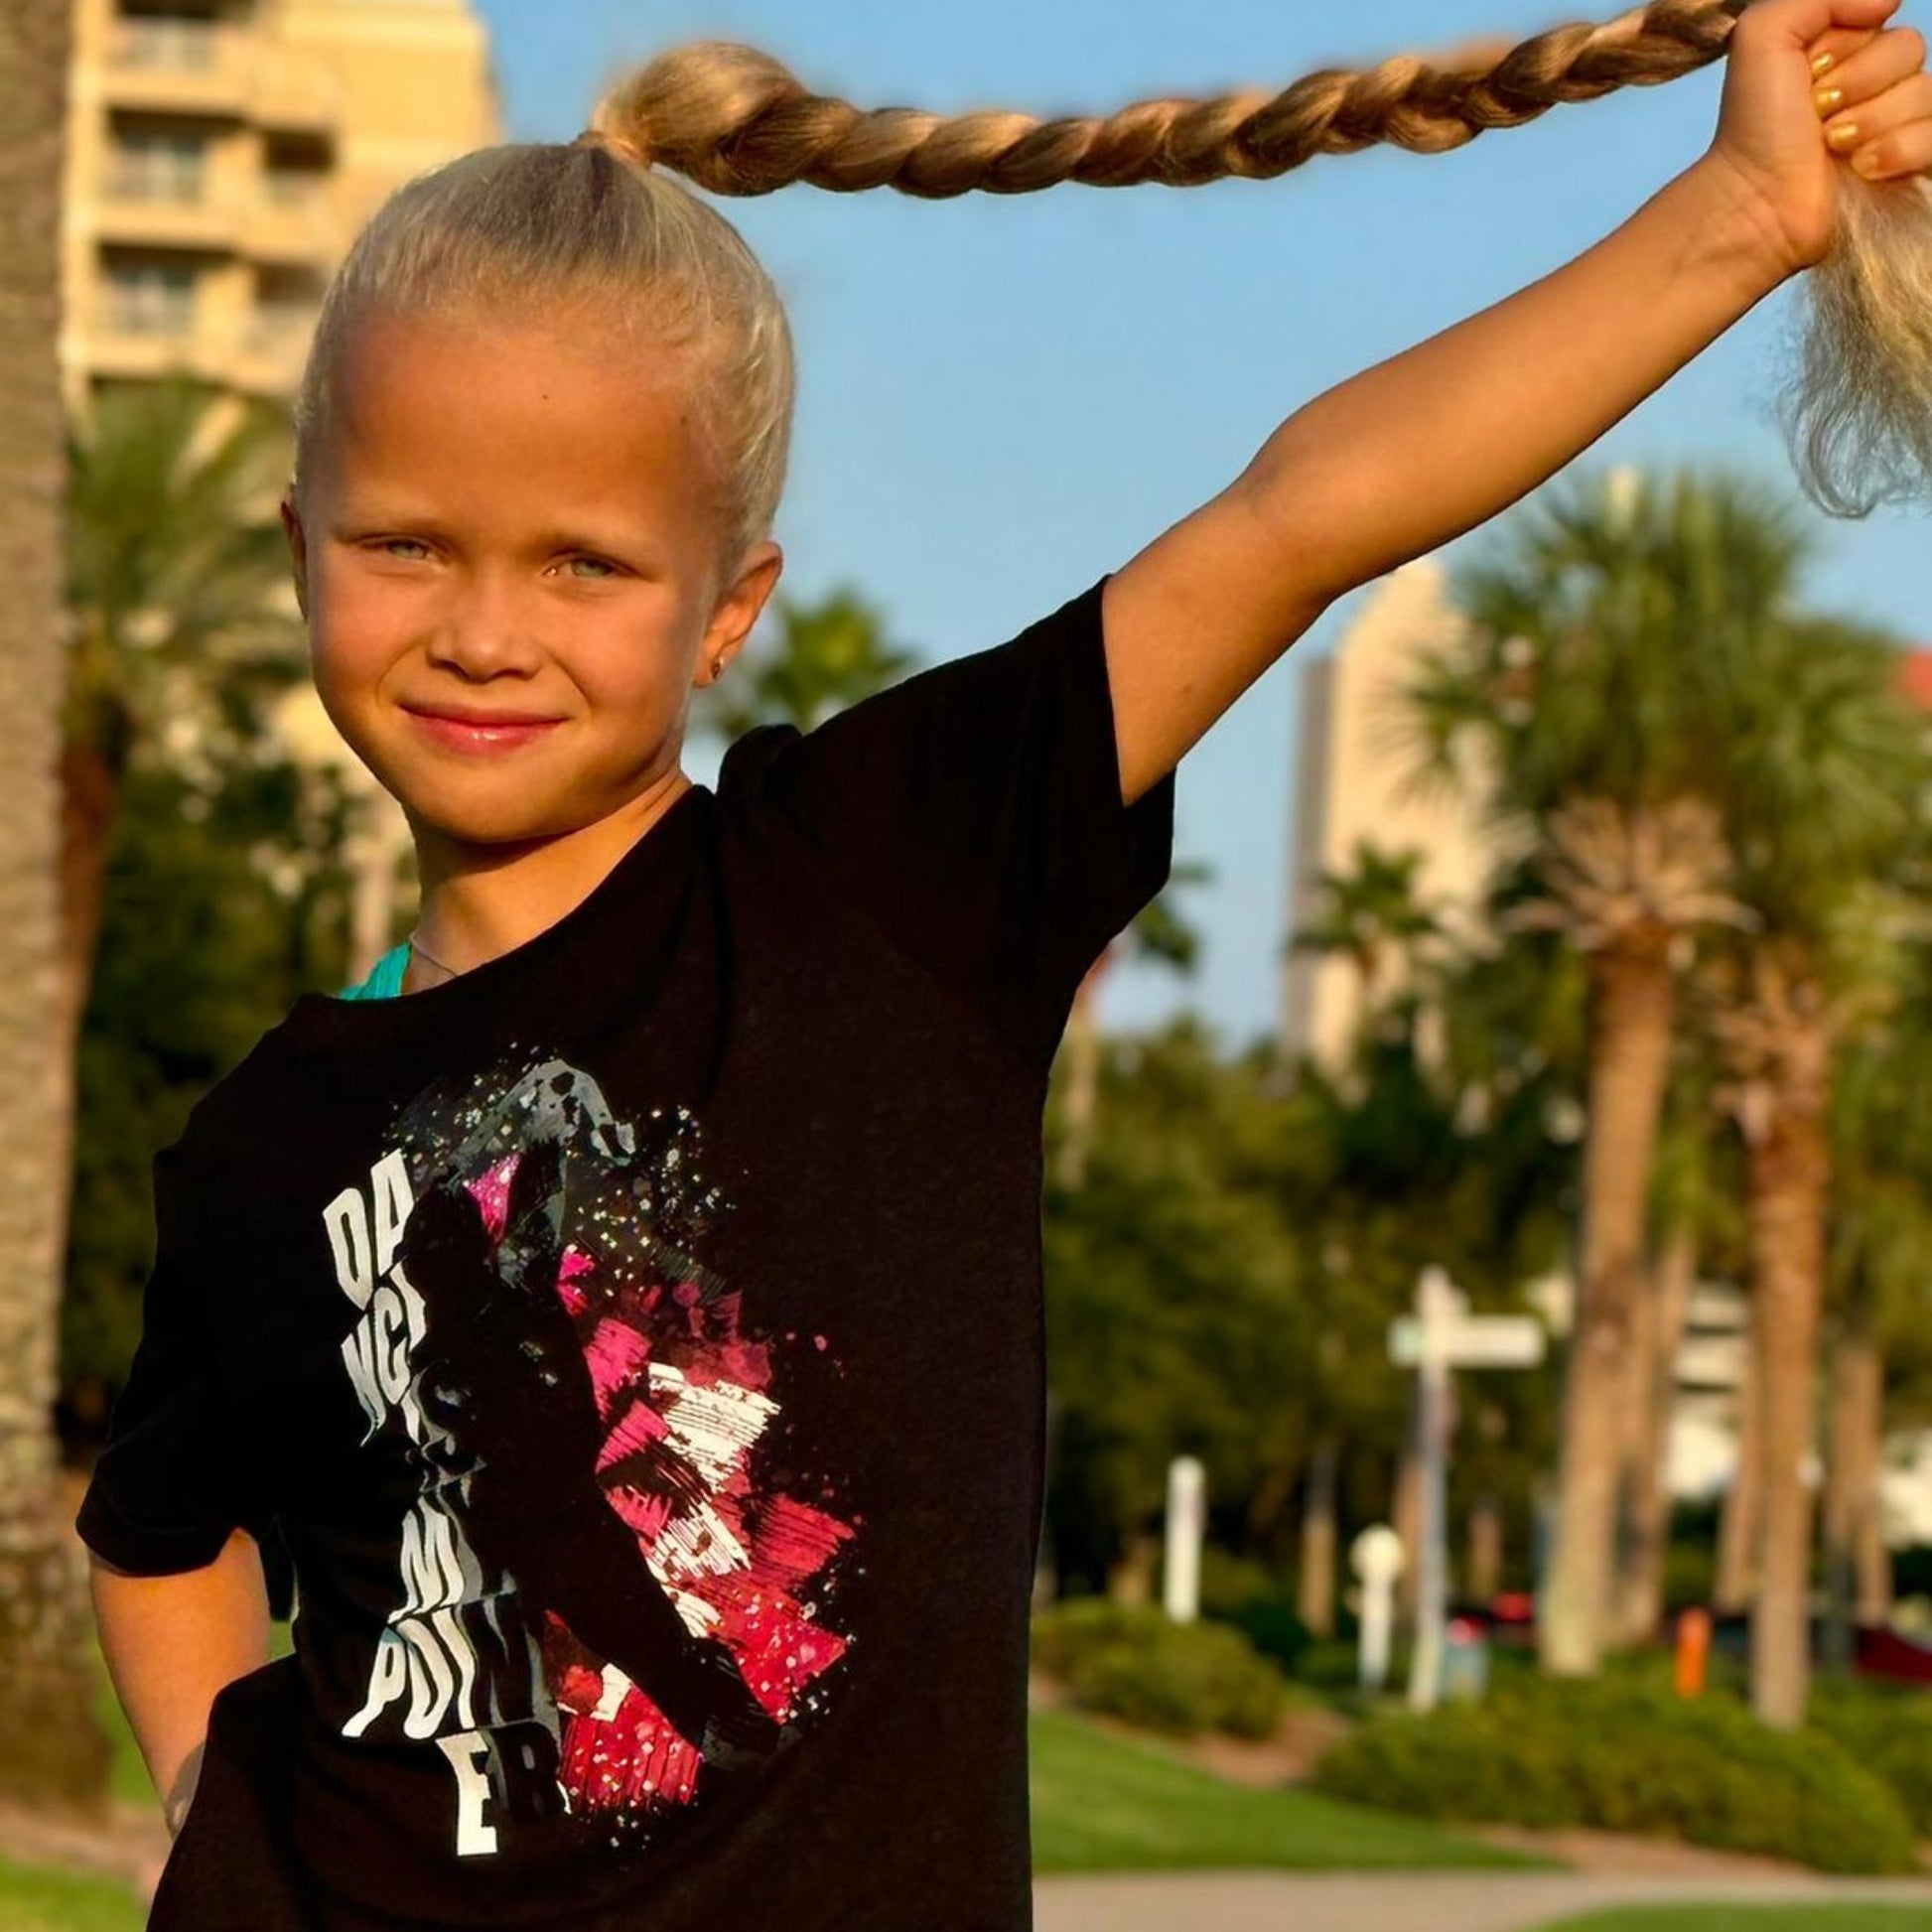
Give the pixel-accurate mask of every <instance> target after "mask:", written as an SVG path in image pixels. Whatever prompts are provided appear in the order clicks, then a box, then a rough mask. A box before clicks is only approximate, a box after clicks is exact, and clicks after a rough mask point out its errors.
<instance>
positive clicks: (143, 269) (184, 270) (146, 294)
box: [106, 262, 195, 336]
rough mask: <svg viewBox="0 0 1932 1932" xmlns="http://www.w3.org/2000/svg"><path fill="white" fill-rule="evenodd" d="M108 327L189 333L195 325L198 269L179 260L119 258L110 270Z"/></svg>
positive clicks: (123, 331)
mask: <svg viewBox="0 0 1932 1932" xmlns="http://www.w3.org/2000/svg"><path fill="white" fill-rule="evenodd" d="M106 294H107V315H106V321H107V326H108V328H109V329H111V330H112V331H114V333H115V334H117V335H122V336H187V335H191V334H192V333H193V332H194V328H195V271H194V270H193V269H192V268H189V267H187V266H185V265H184V264H182V263H179V262H116V263H115V264H113V265H112V266H111V267H110V268H109V269H108V271H107V282H106Z"/></svg>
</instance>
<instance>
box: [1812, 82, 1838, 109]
mask: <svg viewBox="0 0 1932 1932" xmlns="http://www.w3.org/2000/svg"><path fill="white" fill-rule="evenodd" d="M1811 98H1812V104H1813V105H1814V106H1815V107H1816V108H1817V109H1818V111H1819V112H1820V113H1821V114H1836V113H1837V112H1838V110H1839V109H1840V108H1841V107H1843V106H1844V105H1845V89H1844V88H1843V87H1814V88H1813V89H1812V94H1811Z"/></svg>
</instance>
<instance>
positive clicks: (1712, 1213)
mask: <svg viewBox="0 0 1932 1932" xmlns="http://www.w3.org/2000/svg"><path fill="white" fill-rule="evenodd" d="M1684 1044H1685V1045H1686V1047H1690V1048H1695V1047H1697V1046H1698V1045H1700V1044H1701V1042H1700V1041H1699V1040H1698V1039H1697V1038H1696V1037H1695V1035H1694V1036H1693V1037H1692V1038H1691V1039H1690V1040H1687V1041H1686V1042H1684ZM1713 1083H1714V1071H1713V1068H1712V1067H1711V1065H1710V1055H1709V1053H1708V1052H1704V1053H1701V1054H1700V1053H1697V1052H1695V1051H1687V1052H1684V1053H1682V1054H1680V1059H1679V1064H1678V1067H1677V1070H1676V1072H1675V1075H1674V1077H1673V1080H1672V1084H1671V1088H1670V1091H1669V1093H1668V1094H1667V1095H1666V1099H1665V1111H1664V1119H1663V1123H1662V1128H1661V1131H1660V1134H1659V1137H1658V1145H1657V1158H1656V1162H1655V1165H1654V1167H1653V1169H1652V1173H1651V1219H1652V1225H1653V1236H1652V1240H1651V1243H1650V1263H1649V1267H1648V1269H1647V1271H1646V1280H1645V1284H1644V1290H1643V1294H1642V1297H1641V1299H1640V1300H1639V1303H1638V1308H1637V1322H1636V1333H1635V1345H1634V1347H1633V1349H1632V1359H1631V1385H1632V1397H1631V1402H1630V1409H1629V1433H1628V1435H1627V1436H1626V1438H1625V1442H1624V1456H1625V1464H1624V1477H1623V1487H1624V1500H1623V1505H1622V1511H1621V1518H1622V1533H1621V1535H1620V1537H1619V1540H1618V1562H1617V1591H1616V1628H1617V1633H1618V1638H1619V1641H1621V1642H1623V1643H1625V1644H1631V1645H1637V1644H1644V1643H1648V1642H1650V1641H1651V1640H1652V1639H1653V1638H1655V1636H1656V1635H1657V1632H1658V1628H1659V1626H1660V1625H1661V1623H1662V1621H1663V1614H1664V1584H1665V1561H1666V1558H1667V1557H1668V1555H1669V1549H1670V1518H1671V1495H1670V1485H1669V1449H1670V1435H1671V1425H1672V1422H1673V1419H1674V1417H1675V1415H1676V1411H1677V1364H1678V1354H1679V1350H1680V1348H1681V1346H1682V1344H1683V1339H1684V1330H1685V1326H1686V1322H1687V1318H1688V1316H1689V1313H1690V1302H1691V1293H1692V1290H1693V1289H1694V1288H1695V1286H1696V1284H1697V1279H1698V1274H1699V1270H1700V1265H1701V1263H1703V1262H1704V1261H1705V1260H1706V1259H1707V1258H1708V1257H1709V1256H1710V1255H1711V1254H1712V1253H1713V1251H1714V1250H1716V1251H1718V1252H1719V1253H1723V1252H1725V1251H1727V1250H1728V1248H1729V1247H1731V1246H1733V1245H1734V1244H1735V1241H1736V1239H1737V1231H1736V1230H1735V1228H1734V1226H1733V1223H1734V1220H1735V1214H1734V1212H1733V1209H1732V1201H1733V1197H1734V1196H1733V1192H1732V1189H1731V1187H1730V1180H1731V1175H1730V1173H1729V1172H1728V1167H1727V1165H1726V1163H1725V1155H1726V1154H1727V1152H1728V1149H1727V1148H1726V1147H1725V1145H1724V1144H1723V1143H1721V1142H1719V1141H1717V1140H1716V1139H1715V1138H1714V1129H1716V1128H1719V1127H1721V1126H1722V1122H1721V1121H1720V1120H1719V1119H1718V1118H1717V1116H1716V1111H1715V1107H1714V1103H1713V1098H1712V1089H1713Z"/></svg>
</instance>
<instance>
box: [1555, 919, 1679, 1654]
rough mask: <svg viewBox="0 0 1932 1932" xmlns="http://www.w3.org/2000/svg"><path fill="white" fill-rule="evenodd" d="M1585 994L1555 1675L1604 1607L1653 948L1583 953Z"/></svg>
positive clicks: (1649, 1069) (1644, 1150) (1633, 1287)
mask: <svg viewBox="0 0 1932 1932" xmlns="http://www.w3.org/2000/svg"><path fill="white" fill-rule="evenodd" d="M1590 990H1591V1014H1590V1069H1589V1112H1588V1128H1587V1138H1586V1141H1585V1146H1584V1202H1585V1211H1584V1252H1583V1270H1582V1272H1583V1282H1582V1285H1581V1292H1580V1294H1579V1297H1578V1310H1577V1322H1576V1326H1575V1329H1574V1330H1573V1332H1572V1334H1571V1337H1570V1356H1569V1365H1568V1369H1567V1374H1566V1385H1565V1392H1564V1406H1563V1449H1562V1457H1561V1463H1560V1468H1559V1475H1558V1480H1559V1484H1560V1490H1559V1496H1558V1503H1557V1521H1556V1536H1555V1542H1554V1547H1553V1549H1552V1551H1551V1558H1550V1568H1549V1573H1548V1576H1547V1577H1546V1579H1545V1583H1544V1594H1543V1602H1542V1605H1541V1608H1540V1614H1539V1616H1538V1620H1537V1628H1538V1635H1539V1639H1540V1642H1539V1648H1540V1651H1541V1656H1542V1661H1543V1667H1544V1668H1545V1669H1546V1670H1547V1671H1549V1672H1551V1673H1552V1674H1554V1675H1557V1676H1563V1677H1581V1676H1588V1675H1590V1674H1591V1673H1593V1672H1594V1671H1595V1670H1596V1668H1597V1666H1598V1664H1599V1662H1600V1661H1601V1658H1602V1652H1603V1643H1604V1639H1605V1636H1606V1635H1607V1634H1608V1631H1607V1627H1606V1626H1607V1624H1608V1621H1609V1617H1610V1614H1611V1611H1612V1609H1613V1607H1614V1606H1613V1602H1612V1596H1611V1589H1612V1584H1613V1581H1614V1569H1613V1560H1614V1556H1615V1549H1616V1532H1617V1492H1618V1487H1619V1481H1618V1479H1619V1475H1620V1473H1621V1470H1622V1466H1623V1455H1622V1444H1623V1442H1624V1440H1625V1434H1626V1432H1625V1428H1624V1417H1625V1416H1626V1414H1627V1406H1628V1404H1629V1401H1630V1395H1631V1388H1630V1340H1631V1328H1632V1322H1633V1319H1634V1314H1635V1310H1636V1306H1637V1303H1638V1299H1639V1298H1640V1297H1641V1295H1642V1294H1643V1287H1644V1229H1645V1219H1646V1210H1647V1208H1648V1204H1649V1200H1648V1197H1649V1190H1650V1169H1651V1162H1652V1158H1653V1156H1654V1153H1655V1150H1656V1145H1657V1121H1658V1116H1659V1114H1660V1112H1661V1111H1662V1108H1663V1099H1664V1083H1665V1079H1666V1076H1667V1074H1668V1071H1669V1059H1670V1043H1671V1023H1672V1009H1673V1004H1674V996H1675V992H1676V987H1675V983H1674V981H1673V979H1672V976H1671V968H1670V962H1669V958H1668V955H1667V951H1666V949H1665V947H1664V945H1663V944H1662V943H1661V942H1660V941H1659V942H1651V941H1648V940H1645V941H1640V942H1632V943H1630V944H1627V945H1621V946H1619V945H1609V946H1605V947H1604V948H1603V949H1602V950H1601V951H1600V952H1597V953H1595V954H1594V955H1592V957H1591V961H1590Z"/></svg>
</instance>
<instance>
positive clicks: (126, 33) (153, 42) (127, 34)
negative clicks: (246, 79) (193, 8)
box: [112, 14, 218, 73]
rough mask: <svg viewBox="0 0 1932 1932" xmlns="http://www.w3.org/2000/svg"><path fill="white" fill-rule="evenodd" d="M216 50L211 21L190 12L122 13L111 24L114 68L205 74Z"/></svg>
mask: <svg viewBox="0 0 1932 1932" xmlns="http://www.w3.org/2000/svg"><path fill="white" fill-rule="evenodd" d="M217 53H218V48H217V44H216V41H215V26H214V22H213V21H211V20H208V19H206V18H202V17H198V16H194V15H179V14H126V15H123V16H122V17H121V18H120V19H119V20H117V21H115V23H114V39H113V53H112V59H113V62H114V65H115V66H116V67H123V68H162V69H167V70H168V71H170V72H177V73H206V72H207V71H208V70H209V69H212V68H213V67H214V66H215V63H216V57H217Z"/></svg>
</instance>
